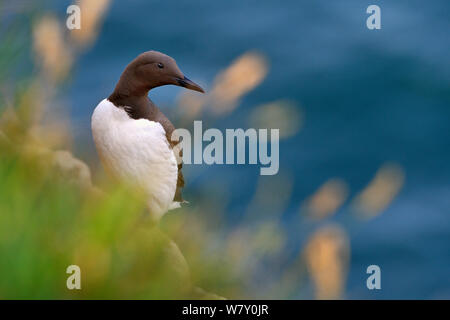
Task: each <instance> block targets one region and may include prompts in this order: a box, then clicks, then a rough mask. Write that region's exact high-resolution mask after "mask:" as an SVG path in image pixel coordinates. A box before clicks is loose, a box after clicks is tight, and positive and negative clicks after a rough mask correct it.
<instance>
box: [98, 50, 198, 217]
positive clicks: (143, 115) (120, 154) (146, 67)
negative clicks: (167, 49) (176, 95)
mask: <svg viewBox="0 0 450 320" xmlns="http://www.w3.org/2000/svg"><path fill="white" fill-rule="evenodd" d="M169 84H172V85H176V86H181V87H185V88H187V89H191V90H195V91H199V92H202V93H204V90H203V89H202V88H201V87H200V86H199V85H198V84H196V83H194V82H193V81H191V80H189V79H188V78H187V77H185V76H184V74H183V73H182V72H181V71H180V69H179V68H178V66H177V64H176V62H175V60H174V59H173V58H171V57H169V56H167V55H165V54H163V53H161V52H157V51H147V52H144V53H142V54H140V55H139V56H138V57H137V58H136V59H134V60H133V61H131V62H130V64H128V66H127V67H126V68H125V70H124V71H123V73H122V75H121V76H120V79H119V82H118V83H117V85H116V87H115V89H114V92H113V93H112V94H111V95H110V96H109V97H108V98H107V99H104V100H103V101H101V102H100V103H99V104H98V105H97V107H96V108H95V110H94V113H93V115H92V119H91V128H92V135H93V138H94V142H95V146H96V148H97V152H98V154H99V157H100V160H101V162H102V164H103V165H104V167H105V168H106V169H107V171H108V172H110V173H112V174H113V175H114V176H115V177H117V178H119V179H120V180H122V181H125V182H127V183H131V184H132V185H134V186H136V187H138V188H140V189H141V190H142V191H143V192H145V195H146V197H147V207H148V209H149V212H150V215H151V217H152V218H154V219H159V218H160V217H162V216H163V215H164V214H165V213H166V212H167V211H168V210H171V209H174V208H178V207H179V206H180V203H181V202H183V198H182V196H181V188H182V187H183V186H184V178H183V174H182V172H181V168H182V163H181V162H180V161H178V162H177V159H178V158H179V155H177V154H175V152H174V146H176V145H177V143H178V142H179V141H177V140H176V139H173V138H172V133H173V131H174V130H175V127H174V126H173V124H172V123H171V122H170V120H169V119H168V118H167V117H166V116H165V115H164V114H163V113H162V112H161V111H160V110H159V109H158V107H157V106H156V105H155V104H154V103H153V102H152V101H151V100H150V99H149V97H148V92H149V91H150V90H151V89H153V88H156V87H159V86H164V85H169Z"/></svg>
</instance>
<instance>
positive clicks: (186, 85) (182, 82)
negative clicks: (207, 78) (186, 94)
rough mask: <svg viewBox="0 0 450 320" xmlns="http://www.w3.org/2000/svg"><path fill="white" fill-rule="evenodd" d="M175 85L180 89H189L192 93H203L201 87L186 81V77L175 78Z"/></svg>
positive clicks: (188, 80)
mask: <svg viewBox="0 0 450 320" xmlns="http://www.w3.org/2000/svg"><path fill="white" fill-rule="evenodd" d="M177 84H178V85H179V86H180V87H184V88H186V89H191V90H194V91H198V92H201V93H205V90H203V88H202V87H200V86H199V85H198V84H196V83H195V82H194V81H192V80H190V79H188V78H187V77H184V78H182V79H181V78H177Z"/></svg>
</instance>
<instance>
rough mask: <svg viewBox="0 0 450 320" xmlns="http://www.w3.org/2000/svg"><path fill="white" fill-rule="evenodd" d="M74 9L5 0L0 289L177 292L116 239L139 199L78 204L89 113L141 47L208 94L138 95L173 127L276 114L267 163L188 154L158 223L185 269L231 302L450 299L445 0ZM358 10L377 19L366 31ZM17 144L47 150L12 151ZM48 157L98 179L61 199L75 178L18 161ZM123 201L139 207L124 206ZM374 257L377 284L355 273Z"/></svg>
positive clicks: (97, 169)
mask: <svg viewBox="0 0 450 320" xmlns="http://www.w3.org/2000/svg"><path fill="white" fill-rule="evenodd" d="M70 4H72V2H70V1H42V2H41V1H14V2H6V1H2V2H0V18H1V20H0V27H1V29H0V30H1V31H0V47H1V51H0V97H1V102H0V106H1V108H2V109H1V113H2V116H1V117H2V122H1V124H2V126H1V128H2V129H1V131H0V133H1V136H0V137H1V139H2V141H3V142H2V143H4V144H5V146H4V147H2V160H1V161H2V165H1V170H0V173H1V176H2V180H1V181H0V184H1V190H2V195H1V196H0V198H1V199H2V200H1V201H2V202H1V204H0V209H1V210H2V212H0V214H1V217H0V230H3V232H4V233H3V234H0V242H1V243H3V249H0V270H1V271H2V272H1V276H0V277H1V278H2V279H1V280H0V298H2V297H5V298H17V297H19V298H20V297H25V298H35V297H39V298H61V297H64V298H72V297H74V298H77V297H88V298H90V297H96V298H103V297H116V298H117V297H119V298H135V297H137V298H158V297H169V298H176V297H185V295H183V294H184V292H183V293H182V294H181V293H180V291H177V290H178V289H177V290H175V291H176V294H174V293H173V292H172V291H170V290H167V292H163V293H162V292H161V288H162V287H165V284H166V282H165V281H166V280H167V275H160V274H159V273H156V275H155V274H154V272H155V270H154V269H152V268H150V267H148V268H147V266H148V265H152V263H154V261H153V260H152V259H150V258H148V259H147V260H149V261H147V260H145V259H142V258H141V257H142V255H141V254H142V253H143V252H148V250H151V249H152V248H147V247H146V248H141V247H139V246H141V244H142V241H141V238H138V239H134V240H133V241H130V242H129V243H128V242H127V245H126V246H125V248H123V247H124V246H123V242H122V240H120V239H128V238H127V234H128V233H127V232H125V231H124V230H125V227H123V224H124V223H125V224H126V225H127V226H130V225H132V224H133V223H134V222H136V221H139V211H140V210H141V209H142V208H135V207H132V208H130V205H129V204H127V199H128V198H127V197H126V195H123V194H122V191H120V190H119V191H117V190H114V191H111V192H113V194H114V192H118V193H119V194H120V196H118V197H117V198H116V199H118V200H116V201H114V199H111V198H107V200H102V201H101V202H100V204H98V201H97V200H92V199H91V197H94V198H95V197H96V196H95V195H94V196H93V195H92V194H91V193H94V194H96V193H99V192H102V191H99V190H97V185H99V186H100V189H102V188H103V187H102V181H104V174H103V172H102V169H101V166H100V164H99V162H98V158H97V155H96V153H95V149H94V145H93V142H92V137H91V133H90V116H91V114H92V112H93V110H94V108H95V106H96V105H97V104H98V103H99V102H100V101H101V100H102V99H104V98H106V97H107V96H108V95H109V94H110V93H111V92H112V90H113V88H114V86H115V84H116V81H117V80H118V78H119V76H120V74H121V72H122V71H123V69H124V68H125V66H126V65H127V64H128V63H129V62H130V61H131V60H132V59H134V58H135V57H136V56H137V55H138V54H139V53H141V52H143V51H147V50H158V51H161V52H164V53H166V54H168V55H170V56H172V57H174V58H175V59H176V60H177V63H178V65H179V66H180V68H181V70H183V72H184V73H185V74H186V75H188V76H189V77H190V78H191V79H193V80H194V81H196V82H198V83H200V84H201V85H202V86H203V87H204V88H205V89H206V91H207V94H206V95H205V96H200V95H199V94H196V93H190V92H186V91H185V90H183V89H181V88H178V87H169V86H167V87H162V88H158V89H155V90H153V91H151V92H150V98H151V99H152V100H153V101H154V102H155V103H156V104H157V105H158V106H160V108H161V109H162V110H163V112H164V113H165V114H166V115H168V117H169V118H170V119H171V120H172V122H173V123H174V124H175V125H176V126H177V127H184V128H191V127H192V122H193V120H203V127H204V129H206V128H212V127H214V128H219V129H220V130H223V131H224V130H225V129H226V128H244V129H245V128H250V127H252V128H280V137H281V141H280V170H279V173H278V174H277V175H275V176H260V175H259V166H255V165H212V166H208V165H186V166H185V169H184V174H185V178H186V182H187V183H186V188H185V192H184V194H185V198H186V199H188V200H189V201H190V205H189V206H188V207H187V208H186V209H181V210H177V211H174V212H171V213H169V214H168V215H166V217H164V218H163V221H162V223H161V229H162V230H163V232H164V233H165V236H164V237H166V235H167V237H169V238H170V239H172V240H173V241H174V243H176V244H177V245H178V246H179V250H180V252H181V253H182V255H183V256H184V257H185V258H186V260H187V265H188V266H189V268H190V272H191V277H192V280H189V281H192V282H193V283H194V284H195V285H198V286H199V287H202V289H203V290H206V291H208V292H213V293H214V294H218V295H221V296H224V297H226V298H240V297H246V298H277V299H279V298H287V299H303V298H307V299H311V298H318V299H322V298H332V299H334V298H343V299H346V298H357V299H409V298H417V299H430V298H450V277H449V272H450V254H449V252H450V211H449V210H450V184H449V182H450V148H449V147H450V135H449V124H450V109H449V107H450V59H449V52H450V37H449V30H450V20H449V16H450V3H449V2H448V1H447V0H436V1H433V2H430V3H424V2H423V1H419V0H414V1H411V0H409V1H406V0H401V1H379V0H377V1H360V0H351V1H345V2H342V1H341V2H337V1H325V0H321V1H298V0H295V1H294V0H292V1H291V0H289V1H283V2H275V1H256V0H252V1H245V2H243V1H237V0H229V1H207V0H201V1H185V0H177V1H162V0H161V1H153V0H152V1H143V0H142V1H131V2H129V1H128V2H127V1H107V0H101V1H87V0H84V1H83V0H81V1H79V2H76V4H79V5H80V7H81V23H82V24H81V26H82V28H81V30H75V31H69V30H68V29H67V28H66V19H67V14H66V9H67V6H68V5H70ZM371 4H377V5H378V6H380V8H381V26H382V28H381V30H369V29H368V28H367V27H366V19H367V17H368V16H369V14H367V13H366V8H367V7H368V6H369V5H371ZM30 110H31V111H30ZM24 119H26V121H25V120H24ZM35 140H37V141H38V142H36V141H35ZM5 141H7V142H5ZM25 143H26V144H27V145H28V144H30V145H31V146H32V147H36V145H38V146H39V148H42V149H45V151H42V150H41V149H39V150H40V151H38V152H37V153H36V152H34V151H33V152H32V153H31V154H32V155H31V156H30V153H29V152H28V151H27V152H25V154H26V155H24V151H23V150H20V151H17V150H16V149H17V148H18V147H20V146H21V145H22V144H25ZM12 146H13V147H12ZM27 150H28V149H27ZM33 150H34V149H33ZM55 150H59V151H58V152H59V153H56V155H54V154H53V153H55ZM61 150H69V151H61ZM42 153H45V154H46V157H47V158H45V159H47V160H44V161H43V162H44V163H45V164H46V165H47V164H48V163H49V162H50V163H54V164H55V166H56V167H57V168H58V170H60V169H61V168H62V169H61V170H62V171H63V172H67V171H71V172H72V173H73V171H76V176H77V177H78V178H79V177H80V176H81V177H82V181H84V182H83V183H81V184H82V186H81V189H83V190H84V189H86V188H87V189H89V190H91V189H93V190H95V191H92V192H90V194H89V195H84V193H83V192H84V191H82V192H81V194H78V193H76V194H77V195H76V196H72V195H71V196H70V197H69V198H70V199H66V198H67V197H68V196H67V194H65V193H64V192H65V191H64V190H67V192H68V193H71V194H72V193H73V192H74V191H73V190H72V189H71V188H74V187H73V186H66V181H67V179H66V178H63V179H62V182H58V184H57V185H54V184H53V181H54V177H53V175H54V173H53V172H54V171H55V170H56V169H54V168H55V167H53V166H50V167H48V166H45V170H44V169H42V168H41V167H39V168H38V169H36V170H34V169H33V170H30V172H29V174H30V176H28V175H27V174H26V173H24V170H25V172H27V169H26V168H28V169H29V168H30V163H32V166H34V165H35V163H36V160H35V159H36V158H39V159H40V158H41V156H42ZM36 154H37V155H36ZM24 157H25V159H24ZM48 157H50V159H52V160H51V161H49V160H48V159H49V158H48ZM76 159H79V160H76ZM71 161H74V162H75V164H73V165H70V164H69V165H68V163H71ZM77 161H79V162H77ZM66 167H69V168H66ZM24 168H25V169H24ZM73 168H75V169H73ZM42 170H44V172H46V173H45V174H42V175H40V174H37V173H36V172H38V171H39V172H40V171H42ZM46 170H47V171H46ZM58 176H60V175H59V174H58ZM91 176H92V181H93V182H91ZM29 177H32V178H29ZM49 177H50V178H49ZM63 177H65V175H64V174H63ZM78 178H77V180H79V179H78ZM30 179H31V182H30ZM44 180H45V181H46V183H48V184H50V186H51V187H48V189H44V190H45V191H48V192H47V193H45V192H44V195H42V194H41V192H43V189H42V186H43V185H46V184H43V182H42V181H44ZM59 183H62V184H63V186H64V187H63V188H61V186H60V185H59ZM79 184H80V183H78V185H79ZM103 185H104V183H103ZM64 188H68V189H64ZM75 189H76V190H78V187H76V188H75ZM27 190H28V191H29V190H31V191H30V192H31V194H32V195H33V197H34V198H33V199H35V200H33V201H31V200H30V199H31V195H30V196H28V193H27V192H28V191H27ZM71 190H72V191H71ZM77 192H79V191H77ZM42 196H43V197H44V199H46V200H42V198H41V197H42ZM45 197H47V198H45ZM64 199H65V200H64ZM102 199H103V198H102ZM120 199H122V200H120ZM39 201H41V202H43V204H42V205H41V206H40V207H39V208H41V209H42V208H43V209H42V210H37V209H36V206H35V205H36V203H38V202H39ZM28 202H29V203H28ZM98 206H100V207H101V208H99V207H98ZM50 209H51V210H52V212H51V214H49V210H50ZM102 210H103V211H102ZM128 211H131V212H133V213H134V216H133V215H130V216H132V217H134V218H136V221H134V222H130V221H128V220H127V221H125V222H124V221H122V220H121V219H125V218H121V217H120V216H121V213H127V212H128ZM62 212H65V213H64V214H63V213H62ZM67 212H70V214H68V213H67ZM92 212H97V213H98V212H101V214H100V216H101V218H92V216H91V215H90V214H92ZM38 213H41V214H42V215H43V216H42V217H45V218H43V219H41V218H39V216H38ZM61 215H63V218H58V217H61ZM80 215H82V216H83V217H84V218H79V217H80ZM111 216H112V217H114V222H111V221H110V220H109V219H110V217H111ZM31 217H32V218H31ZM55 219H56V220H55ZM130 219H131V218H130ZM79 220H81V221H79ZM48 221H51V222H52V223H50V224H49V223H47V222H48ZM71 221H78V222H77V223H71ZM105 225H107V226H108V227H105ZM14 228H17V229H14ZM86 228H87V229H89V230H91V231H86ZM105 228H111V229H108V230H106V231H105ZM115 228H119V231H117V230H116V229H115ZM122 229H123V230H122ZM116 231H117V232H116ZM78 232H79V233H78ZM102 232H103V233H102ZM142 232H143V235H141V236H142V237H143V238H145V239H148V238H146V236H145V232H146V231H145V230H143V231H142ZM44 233H45V237H46V238H48V239H47V240H45V241H43V242H39V241H37V242H36V239H41V236H43V234H44ZM67 234H69V235H70V239H71V240H68V239H67V238H66V235H67ZM119 235H120V237H123V238H120V239H119V240H117V239H116V237H119ZM152 236H153V235H152ZM80 238H81V239H80ZM58 239H59V240H61V241H63V243H64V245H61V247H58V248H55V247H53V246H52V244H54V242H55V241H57V240H58ZM99 239H100V240H99ZM166 240H167V239H165V240H164V241H166ZM123 241H126V240H123ZM66 242H67V243H66ZM116 242H117V243H116ZM0 247H1V246H0ZM65 248H66V249H65ZM67 248H69V249H67ZM137 248H138V249H137ZM163 251H164V250H163ZM131 252H132V253H131ZM177 252H178V251H177ZM177 254H178V253H177ZM143 255H144V256H145V254H143ZM124 257H125V258H124ZM150 260H151V261H150ZM155 260H157V261H159V259H158V258H155ZM72 261H77V262H78V263H79V264H80V265H81V267H82V270H83V268H85V270H86V269H87V270H88V271H85V272H86V274H88V275H87V276H88V280H87V283H88V285H87V286H85V287H84V288H83V290H82V291H83V293H81V294H79V295H77V294H74V293H72V292H69V291H67V289H65V287H64V286H65V279H66V277H67V275H66V274H65V266H66V265H67V264H71V263H73V262H72ZM146 263H148V265H146ZM373 264H375V265H378V266H380V268H381V285H382V289H381V290H368V289H367V287H366V279H367V277H368V276H369V275H368V274H367V273H366V269H367V267H368V266H369V265H373ZM218 266H220V267H218ZM36 268H37V269H36ZM136 268H137V270H139V272H137V273H136V272H135V270H136ZM33 270H34V271H33ZM46 270H47V271H46ZM49 270H51V272H50V271H49ZM130 270H134V271H133V275H130V273H131V271H130ZM144 270H147V271H144ZM38 271H39V272H38ZM89 272H91V273H90V274H91V276H89ZM146 272H148V273H149V274H152V275H150V276H149V275H148V274H147V273H146ZM163 273H164V272H163ZM42 274H44V275H45V277H44V278H42V277H41V278H39V277H40V275H42ZM92 274H94V275H92ZM124 275H128V277H127V276H125V277H124ZM170 275H171V273H170V272H169V278H170ZM54 277H57V279H56V280H55V278H54ZM38 278H39V279H40V280H39V281H37V280H36V279H38ZM155 279H158V281H159V282H158V281H155ZM165 279H166V280H165ZM115 281H117V282H115ZM2 283H3V284H2ZM155 283H159V284H158V285H159V286H157V287H155V285H154V284H155ZM49 284H51V286H50V287H49ZM89 284H91V285H89ZM137 287H139V288H137ZM89 290H90V291H89Z"/></svg>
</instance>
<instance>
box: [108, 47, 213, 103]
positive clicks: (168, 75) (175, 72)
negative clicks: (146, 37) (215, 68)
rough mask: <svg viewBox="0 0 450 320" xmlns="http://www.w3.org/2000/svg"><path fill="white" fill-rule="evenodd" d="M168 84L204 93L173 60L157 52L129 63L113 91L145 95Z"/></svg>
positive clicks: (141, 55) (141, 56)
mask: <svg viewBox="0 0 450 320" xmlns="http://www.w3.org/2000/svg"><path fill="white" fill-rule="evenodd" d="M168 84H173V85H176V86H180V87H184V88H187V89H191V90H195V91H199V92H202V93H204V92H205V91H204V90H203V89H202V88H201V87H200V86H199V85H198V84H196V83H195V82H193V81H191V80H190V79H188V78H187V77H185V76H184V74H183V73H182V72H181V70H180V68H178V66H177V63H176V62H175V60H174V59H173V58H171V57H169V56H168V55H165V54H163V53H161V52H157V51H147V52H144V53H142V54H140V55H139V56H138V57H137V58H136V59H134V60H133V61H131V62H130V64H129V65H128V66H127V67H126V68H125V71H124V72H123V73H122V75H121V77H120V80H119V83H118V84H117V86H116V90H115V91H122V93H123V92H126V93H127V94H142V93H145V94H146V93H147V92H148V91H149V90H150V89H153V88H156V87H160V86H164V85H168Z"/></svg>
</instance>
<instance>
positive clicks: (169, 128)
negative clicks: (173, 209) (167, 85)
mask: <svg viewBox="0 0 450 320" xmlns="http://www.w3.org/2000/svg"><path fill="white" fill-rule="evenodd" d="M157 110H158V112H157V114H156V117H155V120H156V121H158V122H159V123H161V125H162V126H163V128H164V131H165V132H166V138H167V141H169V144H170V147H171V148H172V149H173V148H174V147H175V146H176V145H177V144H178V143H179V142H180V141H179V140H178V139H176V140H175V138H174V140H172V132H173V131H174V130H175V127H174V126H173V124H172V122H170V120H169V119H167V117H166V116H165V115H164V114H163V113H162V112H160V111H159V109H157ZM175 156H176V155H175ZM180 157H183V150H181V151H180ZM182 167H183V164H182V163H180V164H179V165H178V179H177V189H176V191H175V196H174V198H173V201H177V202H183V201H184V200H183V197H182V196H181V189H182V188H183V187H184V177H183V173H182V172H181V169H182Z"/></svg>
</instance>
